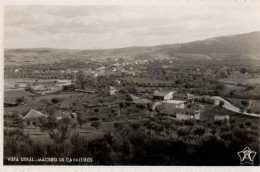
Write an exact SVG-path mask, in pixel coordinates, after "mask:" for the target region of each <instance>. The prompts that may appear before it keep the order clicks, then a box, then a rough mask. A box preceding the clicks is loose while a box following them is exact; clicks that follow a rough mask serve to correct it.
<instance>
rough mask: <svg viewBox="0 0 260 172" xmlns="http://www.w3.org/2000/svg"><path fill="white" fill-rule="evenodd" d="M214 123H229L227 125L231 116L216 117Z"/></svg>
mask: <svg viewBox="0 0 260 172" xmlns="http://www.w3.org/2000/svg"><path fill="white" fill-rule="evenodd" d="M214 121H227V123H229V115H224V116H219V115H215V116H214Z"/></svg>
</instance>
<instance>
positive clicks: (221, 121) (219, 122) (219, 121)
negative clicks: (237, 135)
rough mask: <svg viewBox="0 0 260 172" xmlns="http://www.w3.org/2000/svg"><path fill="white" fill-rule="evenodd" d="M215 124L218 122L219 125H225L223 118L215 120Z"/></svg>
mask: <svg viewBox="0 0 260 172" xmlns="http://www.w3.org/2000/svg"><path fill="white" fill-rule="evenodd" d="M214 124H216V125H217V126H221V125H223V120H216V121H214Z"/></svg>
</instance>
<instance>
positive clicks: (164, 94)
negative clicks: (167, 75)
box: [153, 90, 173, 100]
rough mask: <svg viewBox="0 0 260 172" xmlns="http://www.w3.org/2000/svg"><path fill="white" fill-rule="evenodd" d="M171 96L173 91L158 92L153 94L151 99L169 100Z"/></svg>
mask: <svg viewBox="0 0 260 172" xmlns="http://www.w3.org/2000/svg"><path fill="white" fill-rule="evenodd" d="M172 95H173V91H166V90H162V91H158V92H155V93H154V94H153V98H154V99H157V100H171V99H172Z"/></svg>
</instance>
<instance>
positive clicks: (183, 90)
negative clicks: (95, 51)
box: [4, 57, 260, 163]
mask: <svg viewBox="0 0 260 172" xmlns="http://www.w3.org/2000/svg"><path fill="white" fill-rule="evenodd" d="M75 59H76V58H72V59H70V60H67V61H66V62H55V63H40V64H29V65H28V64H27V65H21V66H8V65H6V66H5V98H4V106H5V108H4V109H5V114H4V123H5V133H6V134H7V135H6V136H5V137H11V135H12V134H11V133H12V132H13V131H16V128H17V129H19V132H21V133H20V134H21V135H24V136H26V137H27V139H28V140H32V141H33V143H35V144H37V145H38V144H43V145H44V144H46V145H48V144H53V143H56V144H58V143H59V144H61V143H66V142H67V141H68V140H69V139H70V140H71V139H75V137H76V138H77V139H83V140H85V141H86V142H88V143H89V142H91V141H94V140H95V139H101V138H102V137H105V138H106V137H108V135H111V134H115V135H119V136H121V137H122V139H123V143H124V144H126V143H125V142H126V141H125V138H126V137H129V138H128V139H130V138H131V137H133V136H132V132H137V133H139V134H140V133H141V135H145V137H147V138H150V139H151V138H153V139H166V138H168V139H169V138H171V139H178V140H181V141H183V142H184V143H187V144H192V145H197V144H199V143H200V142H201V141H199V142H198V140H197V139H198V136H204V137H209V135H213V136H217V137H220V138H222V139H223V140H224V142H225V143H226V144H228V143H230V140H229V139H231V138H232V137H240V135H238V134H237V133H236V132H238V130H242V129H243V128H245V127H246V128H248V127H250V128H251V130H253V131H254V132H256V133H255V134H258V132H257V129H258V125H259V117H260V106H259V105H260V83H259V80H260V70H259V68H258V67H257V65H259V64H256V67H255V68H254V67H252V66H251V67H250V68H248V66H246V65H244V66H241V65H240V64H236V63H234V62H233V63H232V62H227V63H224V62H219V61H218V62H216V61H214V62H212V61H203V65H201V62H200V61H199V62H198V61H194V62H193V63H187V62H186V61H183V60H178V59H176V58H175V57H172V58H164V59H162V58H152V59H150V60H146V59H142V57H135V58H134V59H133V60H127V59H124V58H122V57H120V58H111V57H107V58H105V59H104V60H95V58H91V59H89V60H84V61H80V60H75ZM213 63H214V64H213ZM58 136H59V137H58ZM191 136H193V137H191ZM243 137H255V136H254V134H252V136H251V135H250V136H247V135H245V136H243ZM119 138H120V137H119ZM24 142H27V141H26V140H24ZM130 142H131V141H130ZM119 143H120V142H119ZM253 143H254V142H253ZM254 144H255V143H254ZM38 146H39V145H38ZM17 151H18V150H17ZM99 163H103V161H102V160H100V162H99ZM197 163H200V162H197Z"/></svg>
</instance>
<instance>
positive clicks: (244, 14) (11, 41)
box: [4, 2, 260, 49]
mask: <svg viewBox="0 0 260 172" xmlns="http://www.w3.org/2000/svg"><path fill="white" fill-rule="evenodd" d="M259 16H260V10H259V3H247V4H246V3H231V4H227V5H225V4H221V5H218V4H214V5H209V4H204V3H199V2H198V3H196V4H192V3H190V4H177V5H168V6H165V5H162V6H155V5H153V6H149V5H145V6H50V5H49V6H32V5H30V6H29V5H27V6H6V7H5V21H4V23H5V27H4V30H5V31H4V33H5V48H43V47H45V48H46V47H48V48H61V49H103V48H120V47H130V46H153V45H160V44H174V43H184V42H191V41H195V40H202V39H206V38H211V37H217V36H225V35H234V34H241V33H247V32H253V31H260V20H259Z"/></svg>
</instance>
